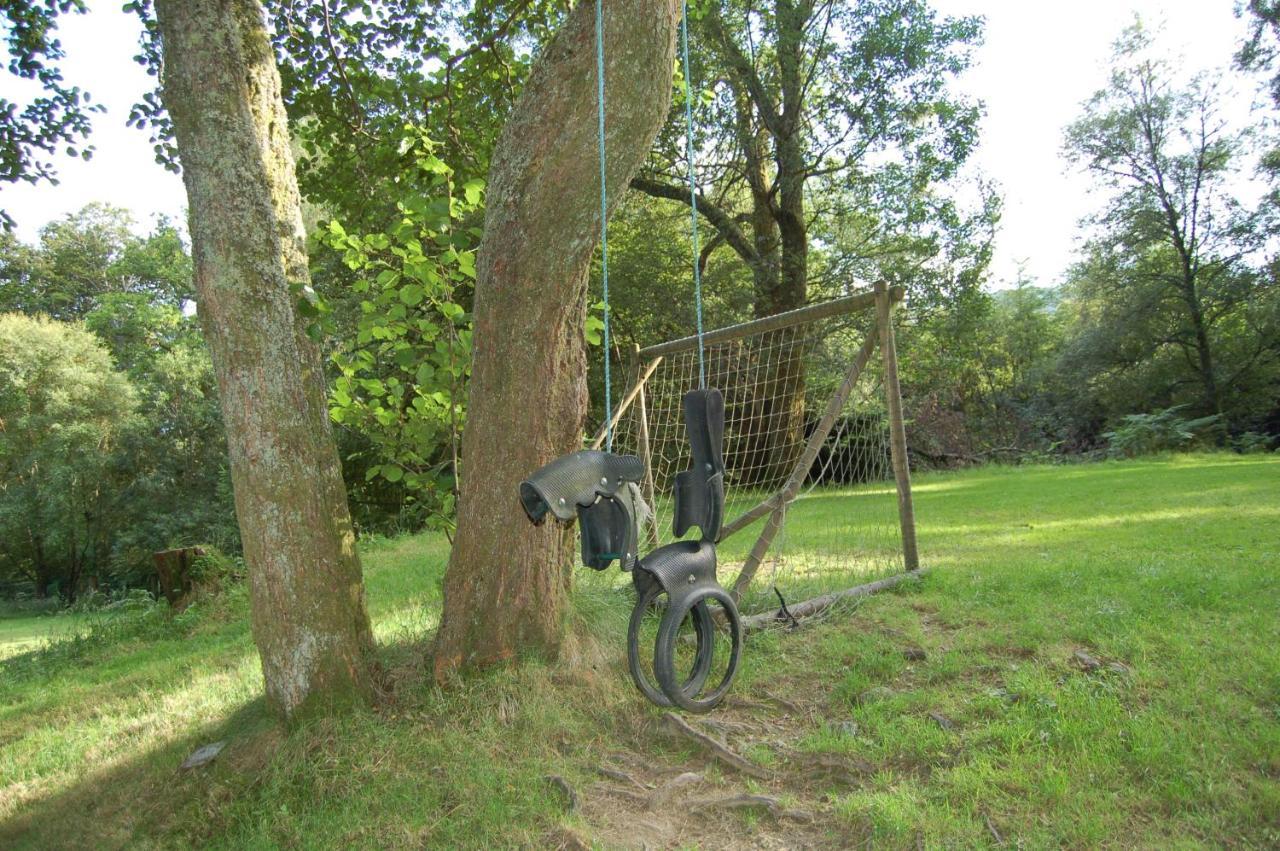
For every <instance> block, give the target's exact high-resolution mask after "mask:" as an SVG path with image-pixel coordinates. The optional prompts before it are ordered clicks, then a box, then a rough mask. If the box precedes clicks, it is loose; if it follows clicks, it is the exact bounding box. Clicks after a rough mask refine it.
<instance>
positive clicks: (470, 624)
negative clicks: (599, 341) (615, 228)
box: [435, 0, 680, 679]
mask: <svg viewBox="0 0 1280 851" xmlns="http://www.w3.org/2000/svg"><path fill="white" fill-rule="evenodd" d="M679 11H680V4H679V3H678V2H677V0H608V2H606V3H604V31H605V32H604V44H605V52H606V60H605V63H606V64H605V88H606V92H607V94H606V97H607V99H608V107H607V109H606V112H605V122H606V128H607V129H606V136H607V138H606V142H605V151H606V160H607V176H606V181H605V182H606V187H607V189H608V194H609V198H610V200H611V202H616V200H617V199H620V198H621V197H622V194H623V191H624V189H625V188H626V186H627V183H628V181H629V180H630V179H631V177H632V176H633V175H634V174H635V172H636V170H637V169H638V168H639V167H640V164H641V162H642V161H643V160H644V157H645V155H646V153H647V152H648V150H649V147H650V145H652V143H653V139H654V137H655V136H656V135H657V132H658V129H659V128H660V127H661V124H662V121H663V119H665V118H666V115H667V110H668V108H669V106H670V101H671V80H672V70H673V67H674V61H675V34H676V26H677V22H678V19H679ZM595 68H596V60H595V4H594V3H591V2H585V3H579V4H578V5H577V7H576V8H575V9H574V10H573V11H572V12H571V13H570V14H569V16H568V18H567V19H566V21H565V23H564V26H563V27H562V29H561V31H560V32H559V33H557V34H556V36H555V38H554V39H553V40H552V41H551V43H550V44H548V45H547V47H546V50H545V52H544V53H543V55H542V57H541V58H540V59H539V60H538V62H537V64H536V66H535V67H534V69H533V72H532V74H531V75H530V78H529V82H528V84H527V85H526V86H525V89H524V92H523V93H522V94H521V96H520V100H519V101H518V102H517V104H516V106H515V109H514V110H513V111H512V114H511V117H510V118H509V120H508V122H507V124H506V126H505V128H504V129H503V133H502V136H501V138H500V139H499V141H498V145H497V147H496V149H495V151H494V155H493V164H492V166H491V167H490V174H489V189H488V200H487V208H486V214H485V236H484V241H483V244H482V245H481V247H480V253H479V257H478V263H477V279H476V295H475V336H474V339H475V352H474V359H473V364H472V378H471V396H470V400H471V401H470V407H469V409H468V412H467V425H466V428H465V430H464V432H463V437H462V494H461V500H460V504H459V513H458V533H457V536H456V539H455V543H454V547H453V554H452V556H451V558H450V562H449V570H448V573H447V574H446V576H445V586H444V616H443V621H442V623H441V626H440V632H439V635H438V637H437V640H436V646H435V672H436V676H437V678H438V679H440V678H445V677H447V676H449V675H450V674H452V673H454V672H455V671H459V670H462V669H467V668H475V667H480V666H484V665H487V664H493V663H498V662H503V661H506V660H509V659H512V658H513V657H515V656H516V655H517V654H522V653H526V652H527V653H530V654H535V655H542V656H547V657H550V656H554V655H556V653H557V651H558V650H559V648H560V645H561V642H562V640H563V637H564V627H565V623H564V620H565V612H566V604H567V601H568V593H569V589H570V577H571V572H570V571H571V570H572V559H573V552H574V549H573V540H572V537H571V535H570V533H568V532H566V531H565V530H564V529H563V528H559V527H557V526H556V524H554V523H547V524H545V525H543V526H540V527H534V526H532V525H530V523H529V521H528V519H527V518H526V517H525V516H524V512H523V511H522V510H521V509H520V504H519V502H518V501H517V499H516V494H517V487H518V485H519V483H520V481H521V479H523V478H524V477H525V476H527V475H528V474H529V473H531V472H533V471H534V470H536V469H537V468H538V467H540V466H542V465H543V464H545V463H547V462H548V461H550V460H551V459H553V458H555V457H557V456H559V455H562V454H564V453H567V452H571V451H574V450H576V449H579V448H581V447H582V438H583V425H584V419H585V415H586V398H587V391H586V383H585V374H586V356H585V343H584V340H583V323H584V319H585V310H586V298H587V274H588V271H589V267H590V264H591V257H592V254H593V252H594V250H595V248H596V244H597V241H598V235H599V231H600V196H599V190H600V181H599V171H598V169H599V165H598V160H597V153H596V152H597V140H596V133H597V125H596V122H597V111H596V83H597V76H596V73H595Z"/></svg>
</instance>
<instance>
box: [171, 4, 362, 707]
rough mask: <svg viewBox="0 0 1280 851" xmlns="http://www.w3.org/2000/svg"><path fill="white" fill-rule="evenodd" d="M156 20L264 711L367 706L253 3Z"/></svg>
mask: <svg viewBox="0 0 1280 851" xmlns="http://www.w3.org/2000/svg"><path fill="white" fill-rule="evenodd" d="M156 18H157V22H158V24H159V27H160V35H161V41H162V46H163V56H164V78H163V88H162V96H163V99H164V104H165V108H166V109H167V110H168V112H169V114H170V116H171V117H172V119H173V124H174V131H175V135H176V138H177V143H178V152H179V157H180V160H181V163H182V168H183V182H184V184H185V186H186V189H187V198H188V204H189V214H188V215H189V222H190V230H191V241H192V254H193V258H194V260H195V284H196V293H197V302H198V305H199V315H200V320H201V324H202V327H203V328H204V331H205V335H206V338H207V339H208V342H209V348H210V352H211V354H212V356H213V363H214V371H215V374H216V376H217V380H218V389H219V395H220V398H221V402H222V411H223V417H224V420H225V423H226V431H227V448H228V455H229V458H230V467H231V478H232V484H233V487H234V490H235V502H236V514H237V518H238V520H239V524H240V531H241V537H242V540H243V544H244V554H245V561H246V564H247V565H248V569H249V587H250V599H251V611H252V620H253V634H254V640H255V642H256V644H257V646H258V651H259V655H260V656H261V659H262V670H263V679H264V682H265V685H266V693H267V697H268V700H269V701H270V702H271V704H272V705H274V706H275V707H276V708H277V709H278V710H279V711H280V712H281V713H283V714H284V715H285V716H286V717H288V718H296V717H297V716H298V715H300V714H303V713H305V712H308V711H310V710H312V709H321V708H325V707H329V706H332V705H334V704H336V703H343V702H348V701H350V700H352V699H357V700H359V699H367V698H368V697H369V696H370V695H371V664H372V658H371V656H372V648H373V638H372V633H371V631H370V627H369V618H368V614H367V612H366V609H365V602H364V586H363V581H362V578H361V569H360V561H359V557H358V555H357V552H356V545H355V536H354V532H353V529H352V526H351V519H350V515H349V512H348V509H347V503H346V490H345V487H344V485H343V482H342V473H341V468H340V466H339V461H338V455H337V450H336V448H335V446H334V442H333V435H332V432H331V430H330V425H329V419H328V414H327V410H326V407H325V392H324V376H323V373H322V371H321V365H320V357H319V352H318V350H317V348H316V346H315V344H314V343H313V342H312V341H311V339H310V338H309V337H308V336H307V334H306V331H305V327H304V324H303V322H302V320H301V317H299V316H298V314H297V311H296V309H295V299H296V294H295V292H294V290H296V288H297V287H300V286H305V285H307V284H309V282H310V276H309V273H308V271H307V261H306V245H305V233H304V229H303V223H302V213H301V205H300V201H299V195H298V188H297V183H296V180H295V177H294V165H293V159H292V155H291V153H290V150H289V138H288V123H287V119H286V116H285V111H284V104H283V102H282V100H281V97H280V77H279V73H278V71H277V69H276V66H275V58H274V55H273V54H272V51H271V44H270V39H269V36H268V33H267V30H266V21H265V16H264V12H263V8H262V6H261V3H260V2H258V0H157V3H156ZM291 288H292V289H291Z"/></svg>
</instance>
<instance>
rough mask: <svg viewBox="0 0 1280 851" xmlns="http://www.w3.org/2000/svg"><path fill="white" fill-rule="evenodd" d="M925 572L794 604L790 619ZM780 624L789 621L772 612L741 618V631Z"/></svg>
mask: <svg viewBox="0 0 1280 851" xmlns="http://www.w3.org/2000/svg"><path fill="white" fill-rule="evenodd" d="M925 572H926V571H924V570H913V571H910V572H908V573H896V574H894V575H893V576H886V577H885V578H884V579H877V580H876V581H875V582H868V583H867V584H866V585H857V586H855V587H853V588H846V589H845V590H843V591H836V592H833V593H831V594H823V595H822V596H821V597H814V598H813V599H812V600H805V601H804V602H803V603H796V604H795V605H794V606H790V607H789V609H790V611H791V617H792V618H794V619H795V620H800V619H801V618H810V617H813V616H814V615H818V614H821V613H822V612H825V611H826V610H827V609H829V608H831V607H832V606H834V605H835V604H836V603H839V602H841V601H842V600H852V599H855V598H857V597H869V596H871V595H872V594H875V593H877V592H879V591H887V590H888V589H890V588H894V587H897V586H898V585H901V584H902V583H904V582H910V581H915V580H917V579H919V578H920V577H921V576H922V575H924V573H925ZM781 623H789V621H788V620H787V619H786V618H779V617H778V616H777V614H776V613H774V612H763V613H761V614H758V615H752V616H751V617H747V618H743V619H742V631H743V632H747V633H751V632H759V631H760V630H762V629H768V628H769V627H771V626H774V625H775V624H781Z"/></svg>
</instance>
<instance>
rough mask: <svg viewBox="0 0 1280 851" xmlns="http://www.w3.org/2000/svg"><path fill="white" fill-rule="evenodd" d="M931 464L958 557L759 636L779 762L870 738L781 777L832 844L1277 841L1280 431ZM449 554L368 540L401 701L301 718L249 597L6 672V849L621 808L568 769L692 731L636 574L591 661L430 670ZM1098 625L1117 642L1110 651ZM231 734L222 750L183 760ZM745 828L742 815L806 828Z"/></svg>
mask: <svg viewBox="0 0 1280 851" xmlns="http://www.w3.org/2000/svg"><path fill="white" fill-rule="evenodd" d="M917 492H918V502H917V513H918V516H919V518H920V524H921V551H922V553H923V554H924V558H925V561H926V562H927V563H928V565H930V566H931V567H933V568H935V570H934V571H933V572H932V573H931V574H930V576H929V577H927V578H926V579H925V581H924V582H923V583H921V585H920V586H919V587H918V588H915V589H912V590H910V591H906V592H903V593H900V594H894V595H887V596H882V597H879V598H875V599H872V600H870V601H868V602H867V603H865V604H864V605H862V606H860V607H859V608H858V609H857V610H855V611H852V612H846V613H843V614H842V615H841V616H840V617H838V618H834V619H832V620H830V621H828V622H826V623H824V624H821V625H818V626H815V627H813V628H810V629H806V630H803V631H801V632H799V633H795V634H787V635H778V634H772V635H766V636H762V637H758V638H756V639H754V640H753V641H752V642H750V643H749V644H748V647H747V663H746V667H745V670H744V673H743V679H742V682H741V684H740V686H739V688H738V689H737V691H738V693H739V694H741V695H745V696H749V697H751V698H754V699H761V696H762V695H765V694H766V693H771V694H774V695H779V696H782V697H784V698H785V699H786V700H788V701H790V702H792V703H795V704H802V705H803V707H804V710H805V711H804V712H801V713H796V714H795V717H794V718H792V719H790V720H789V721H788V722H787V724H786V725H785V726H784V725H781V724H780V725H779V727H778V729H779V730H785V733H778V734H777V735H779V736H783V735H785V737H786V741H785V743H779V742H776V741H774V740H771V739H768V738H762V739H760V740H758V741H754V742H753V741H751V740H747V739H741V740H735V739H734V737H731V743H732V744H734V746H735V747H738V748H739V749H740V750H742V751H743V752H745V753H748V754H749V755H751V757H752V758H753V759H756V760H757V761H759V762H761V763H763V764H778V765H781V764H780V763H779V762H778V760H779V759H780V758H779V757H778V755H777V754H776V753H775V752H774V751H775V750H777V749H779V748H782V747H784V746H785V747H786V748H791V749H797V750H800V751H808V752H817V753H829V754H834V755H838V756H840V757H841V758H843V759H847V760H849V761H850V764H857V765H859V766H863V770H862V771H861V772H860V773H859V774H858V777H857V778H856V779H849V778H831V779H829V780H823V781H819V782H818V783H816V784H815V783H813V782H808V781H806V782H805V783H803V784H802V783H800V782H799V781H796V782H795V783H794V784H793V785H789V784H791V783H792V781H791V780H790V779H789V778H791V776H792V775H790V774H787V773H786V771H784V770H783V768H782V767H780V768H779V779H778V782H777V783H776V784H774V786H773V787H771V788H770V790H769V791H772V792H775V793H779V794H782V795H783V796H784V797H786V798H787V799H788V800H795V801H797V802H799V803H802V804H803V805H804V806H805V807H806V808H807V809H811V810H813V811H815V812H816V813H817V816H818V819H817V822H816V824H815V825H814V826H812V827H811V828H810V832H809V833H808V834H807V835H808V836H809V839H810V840H811V841H817V842H826V843H829V844H831V845H833V846H841V845H848V844H853V843H856V842H859V841H862V840H864V839H866V838H872V839H875V840H876V841H877V842H880V843H884V844H887V845H890V846H897V845H901V846H905V847H914V846H915V845H916V844H917V842H919V841H924V842H926V843H928V844H943V843H946V844H965V845H968V844H983V843H994V842H995V841H996V837H999V838H1000V839H1001V840H1006V841H1013V840H1015V839H1018V840H1023V841H1025V842H1026V843H1027V844H1029V845H1031V846H1044V845H1061V844H1066V845H1072V846H1081V845H1098V844H1111V845H1117V846H1122V845H1123V846H1133V845H1139V846H1148V847H1167V846H1169V845H1187V846H1194V845H1198V844H1222V843H1239V844H1245V845H1253V846H1274V845H1276V844H1277V843H1280V784H1278V783H1277V780H1278V779H1280V618H1278V617H1277V612H1280V578H1278V577H1277V570H1278V569H1280V459H1277V458H1263V457H1256V456H1255V457H1243V458H1239V457H1228V456H1198V457H1182V458H1174V459H1167V460H1159V461H1147V462H1137V463H1122V464H1121V463H1117V464H1102V465H1096V466H1082V467H1067V468H1026V469H1018V470H998V469H990V470H977V471H969V472H964V473H957V474H950V475H943V476H931V477H922V478H921V480H920V481H919V483H918V489H917ZM833 506H834V507H833V509H832V510H833V511H837V510H838V503H834V502H833ZM815 522H817V521H815ZM790 534H791V535H792V536H793V538H799V537H800V535H801V534H802V532H801V531H800V530H794V529H793V530H792V531H791V533H790ZM445 555H446V551H445V549H444V547H443V546H442V544H441V542H439V541H437V540H432V539H428V538H417V539H408V540H403V541H398V542H394V543H391V544H384V545H382V546H380V547H378V548H376V549H374V550H372V551H369V552H367V555H366V566H367V576H368V586H369V587H368V590H369V599H370V606H371V608H372V610H373V614H374V618H375V621H376V624H377V632H378V636H379V639H380V640H381V641H382V642H383V643H384V647H385V650H384V656H385V659H384V661H385V664H386V666H387V670H388V680H389V689H390V693H389V695H388V698H387V700H386V701H385V702H384V704H383V705H382V706H381V707H380V708H379V709H378V710H377V711H372V712H367V713H356V714H353V715H350V716H348V717H345V718H342V719H339V720H333V721H326V722H321V723H318V724H315V725H313V726H311V727H309V728H307V729H303V730H299V731H295V732H293V733H291V734H285V733H282V732H281V731H280V730H278V729H277V728H276V727H275V725H273V724H272V723H271V722H270V720H269V719H268V718H266V717H265V715H264V713H263V710H262V707H261V701H260V696H259V694H260V683H259V675H258V673H257V666H256V658H255V657H254V654H253V648H252V644H251V641H250V638H249V635H248V632H247V628H246V626H245V624H244V601H243V600H242V599H238V598H233V599H231V600H227V601H223V602H222V603H220V604H218V605H216V606H215V607H213V608H211V609H209V610H208V611H205V612H202V613H199V614H198V616H192V617H191V618H190V619H189V620H190V622H191V623H192V624H194V625H193V626H191V627H190V628H189V629H188V630H186V631H185V632H184V633H183V634H175V635H173V636H170V637H163V638H159V639H155V638H152V639H150V640H147V641H145V642H144V641H137V640H135V641H129V642H126V643H124V644H122V645H119V646H115V647H110V648H106V649H103V648H96V649H93V648H91V649H90V650H89V651H87V656H86V658H84V659H82V660H80V661H78V662H77V663H76V664H74V665H70V664H66V663H54V662H51V663H49V665H48V667H47V670H45V669H41V668H40V667H39V666H36V669H35V670H31V666H29V667H28V668H25V669H23V671H22V672H21V673H20V675H9V676H6V677H5V679H4V680H3V681H0V846H5V847H11V846H14V845H16V846H19V847H22V846H24V845H25V846H33V847H34V846H45V847H53V846H73V845H81V846H82V845H90V846H122V845H125V844H129V845H131V846H139V845H141V846H146V845H156V846H166V847H168V846H173V845H197V844H198V845H202V846H210V847H277V846H282V845H284V846H293V845H297V846H300V847H345V846H352V845H370V844H376V845H384V846H402V847H403V846H409V847H416V846H420V845H424V844H431V845H472V846H493V845H507V844H519V843H530V844H545V843H547V842H550V841H553V840H554V839H556V838H558V837H560V836H562V835H563V834H562V833H561V832H560V831H561V830H562V826H564V825H567V826H568V828H569V829H570V830H574V831H576V832H578V833H579V834H581V835H586V836H591V835H597V828H600V827H602V825H601V824H600V823H599V822H597V821H595V820H596V819H598V818H603V817H602V816H600V814H599V812H598V811H597V810H596V809H594V808H593V807H591V806H587V807H585V808H584V809H585V812H581V813H579V814H577V815H572V816H565V815H564V801H563V799H562V798H561V797H560V796H559V795H558V794H557V793H555V792H553V791H549V787H548V785H547V783H546V781H545V779H544V778H545V776H546V775H549V774H555V775H560V776H563V777H565V778H567V779H568V780H569V782H570V783H572V784H573V785H574V787H575V788H578V789H585V790H588V793H587V794H588V799H590V792H589V790H590V788H591V787H590V783H591V781H592V780H593V779H594V774H593V770H594V768H595V766H596V765H598V764H599V762H600V761H601V760H602V759H604V758H605V755H606V754H608V755H609V759H611V760H614V761H616V758H620V757H621V756H623V755H626V754H630V755H631V756H632V757H643V758H645V759H648V760H650V761H652V762H653V763H654V764H655V765H658V766H660V767H663V768H668V767H670V769H671V770H677V768H679V767H680V766H681V765H682V764H684V763H687V762H689V760H696V759H697V755H696V754H694V753H693V752H692V751H690V750H689V749H687V748H684V747H682V746H681V745H680V744H679V743H678V742H676V743H673V742H670V741H666V740H661V739H659V740H656V741H655V740H653V739H651V738H649V736H650V734H651V732H652V731H653V730H654V729H655V727H656V725H655V724H654V721H655V719H656V718H658V717H660V715H659V713H658V712H657V711H656V710H653V709H651V708H649V707H646V706H644V705H642V702H641V701H640V700H639V698H638V697H636V696H635V695H634V693H633V692H632V691H631V689H630V686H629V684H628V683H627V681H626V678H625V673H624V672H623V671H622V668H621V665H620V664H619V660H618V658H617V657H618V655H619V651H620V650H621V641H622V636H621V632H622V630H623V620H624V618H625V614H626V611H625V609H626V605H627V604H626V601H625V600H622V599H620V598H619V597H618V595H616V594H614V593H612V592H611V591H610V590H608V589H607V588H604V587H603V586H599V585H597V584H592V585H590V586H588V587H586V588H585V590H584V593H582V594H581V595H580V605H579V609H580V611H581V617H580V620H581V621H582V622H583V626H584V629H582V630H580V631H579V632H580V633H581V634H582V636H583V637H582V638H581V640H580V641H579V642H578V643H577V649H576V650H575V651H574V652H573V653H571V654H570V655H571V656H572V658H571V660H570V664H566V665H564V666H561V667H547V666H544V665H541V664H536V663H532V664H528V665H525V666H523V667H522V668H520V669H518V670H514V671H504V672H498V673H495V674H493V675H490V676H487V677H483V678H477V679H473V680H471V681H469V682H467V683H465V684H463V685H462V686H461V687H459V688H456V689H451V690H449V691H445V692H441V691H439V690H437V689H435V688H434V687H432V686H430V685H428V684H427V683H426V680H425V676H424V671H425V667H426V666H425V663H424V662H423V660H422V659H421V655H420V650H419V648H420V642H421V641H422V639H423V637H424V636H425V635H426V634H427V633H428V632H429V630H430V629H431V628H432V627H433V625H434V618H435V616H436V610H437V606H438V600H437V593H438V591H437V589H438V587H439V586H438V582H439V573H440V570H441V568H442V564H443V560H444V558H445ZM908 647H911V648H915V647H919V648H923V649H924V650H925V651H926V654H927V656H926V658H925V659H924V660H923V661H908V660H907V659H906V658H904V656H903V653H902V651H903V649H904V648H908ZM1079 649H1084V650H1087V651H1088V652H1089V653H1091V654H1093V655H1094V656H1096V657H1098V658H1099V659H1101V660H1103V661H1104V662H1112V661H1115V662H1120V663H1122V664H1123V666H1124V667H1123V668H1122V669H1117V670H1114V671H1113V670H1104V671H1101V672H1094V673H1090V674H1086V673H1084V672H1082V671H1080V670H1079V668H1078V666H1076V665H1075V664H1073V662H1072V654H1073V653H1074V652H1075V651H1076V650H1079ZM931 713H933V714H937V715H939V717H941V718H942V719H943V722H945V723H948V724H950V726H949V727H947V726H944V723H940V722H939V720H937V719H935V718H932V717H930V716H931ZM759 714H760V713H757V715H759ZM764 716H765V717H763V718H756V719H754V722H755V723H756V724H757V725H760V724H764V725H766V726H767V725H769V724H772V723H773V720H774V719H772V718H771V717H769V714H768V713H764ZM721 717H722V718H724V719H725V720H730V719H732V718H737V717H738V716H736V715H734V714H733V713H725V714H723V715H721ZM748 720H752V719H748ZM846 722H852V723H846ZM748 726H749V725H746V724H744V725H743V729H747V728H748ZM222 738H226V739H228V740H229V741H230V744H229V745H228V747H227V749H226V751H225V752H224V754H223V756H221V757H220V758H219V759H218V761H217V762H215V763H214V764H213V765H212V766H211V767H209V768H208V769H204V770H201V771H197V772H191V773H186V774H175V772H174V768H175V766H176V765H177V764H178V763H179V762H180V761H181V760H182V758H183V757H185V756H186V754H188V753H189V752H190V751H191V750H193V749H194V748H195V747H197V746H199V745H200V744H203V743H206V742H208V741H212V740H215V739H222ZM619 752H623V753H622V754H620V753H619ZM730 826H731V827H732V829H733V831H734V832H733V834H732V835H733V836H734V837H735V838H736V839H737V840H738V841H739V842H741V843H743V844H751V843H752V842H753V841H756V840H759V841H764V839H765V838H767V836H768V833H769V831H770V830H775V829H777V830H782V829H783V828H780V827H779V826H777V825H773V824H772V823H771V820H770V819H768V818H763V819H760V818H754V817H738V818H737V820H736V821H734V822H733V823H732V824H731V825H730ZM599 835H604V836H613V837H617V836H618V833H617V832H613V833H608V832H602V833H600V834H599ZM626 835H627V834H625V833H623V834H622V836H624V837H625V836H626ZM781 835H782V836H783V838H784V840H785V837H786V836H787V835H788V834H786V833H785V832H783V833H782V834H781ZM684 841H688V840H684ZM695 841H696V840H695Z"/></svg>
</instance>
